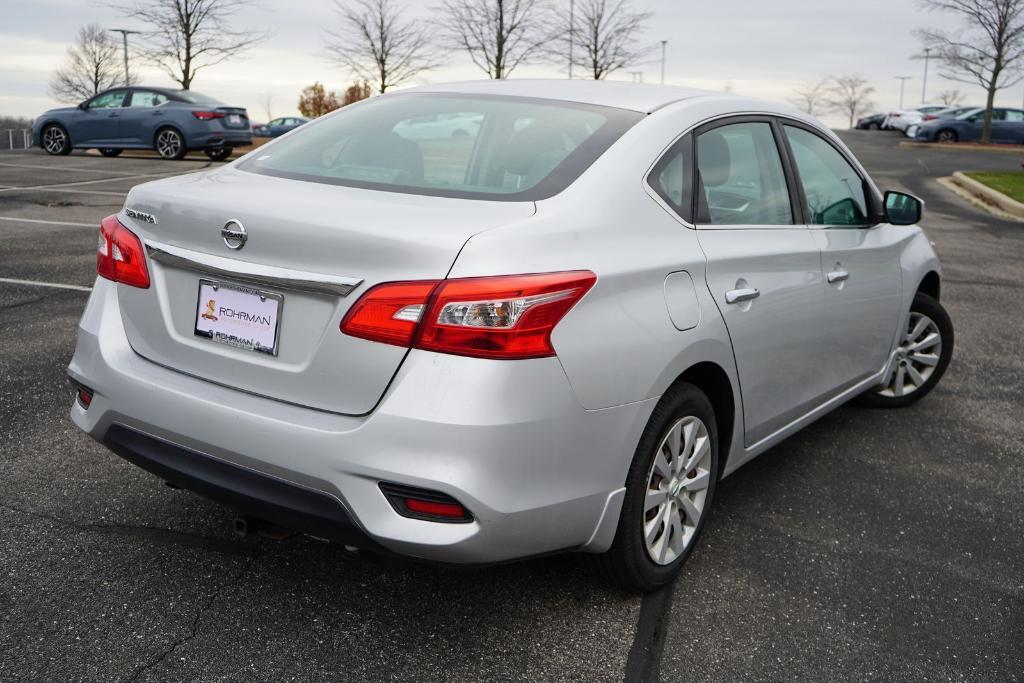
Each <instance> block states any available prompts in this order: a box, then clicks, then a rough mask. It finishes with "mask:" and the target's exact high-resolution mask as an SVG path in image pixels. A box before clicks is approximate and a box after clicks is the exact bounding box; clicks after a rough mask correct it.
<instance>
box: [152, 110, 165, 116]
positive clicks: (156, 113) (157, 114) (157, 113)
mask: <svg viewBox="0 0 1024 683" xmlns="http://www.w3.org/2000/svg"><path fill="white" fill-rule="evenodd" d="M163 115H164V113H163V112H162V111H155V112H153V116H163Z"/></svg>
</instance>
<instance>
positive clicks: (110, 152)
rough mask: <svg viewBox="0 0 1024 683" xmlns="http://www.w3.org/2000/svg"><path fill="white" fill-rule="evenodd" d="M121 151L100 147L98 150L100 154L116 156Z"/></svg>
mask: <svg viewBox="0 0 1024 683" xmlns="http://www.w3.org/2000/svg"><path fill="white" fill-rule="evenodd" d="M122 151H123V150H120V149H101V150H99V152H100V154H102V155H103V156H105V157H116V156H118V155H120V154H121V152H122Z"/></svg>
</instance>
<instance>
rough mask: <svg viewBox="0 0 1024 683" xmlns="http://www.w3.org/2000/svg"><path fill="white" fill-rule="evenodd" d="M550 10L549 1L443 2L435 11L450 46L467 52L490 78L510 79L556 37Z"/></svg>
mask: <svg viewBox="0 0 1024 683" xmlns="http://www.w3.org/2000/svg"><path fill="white" fill-rule="evenodd" d="M548 8H549V5H548V3H547V0H444V2H443V3H442V4H441V5H440V6H439V7H437V8H436V9H437V12H438V14H439V22H438V29H439V32H440V34H441V36H442V39H443V40H444V41H445V42H446V43H447V44H448V46H450V47H451V48H453V49H457V50H465V51H466V52H468V53H469V58H470V59H472V60H473V63H474V64H476V65H477V66H478V67H480V68H481V69H482V70H483V71H484V72H485V73H486V74H487V76H488V77H489V78H508V76H509V74H511V73H512V72H513V71H514V70H515V68H516V67H517V66H519V65H520V64H527V63H529V62H531V61H534V60H536V59H539V58H541V57H542V56H544V54H545V52H546V51H547V50H548V48H549V45H550V43H551V41H552V40H553V39H555V38H556V37H557V35H558V34H557V33H556V32H555V31H552V30H551V29H550V26H551V25H552V19H551V16H550V15H549V9H548Z"/></svg>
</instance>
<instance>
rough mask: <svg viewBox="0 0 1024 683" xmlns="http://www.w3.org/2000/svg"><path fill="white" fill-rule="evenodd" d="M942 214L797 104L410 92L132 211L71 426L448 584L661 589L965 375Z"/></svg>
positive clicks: (107, 271) (506, 90)
mask: <svg viewBox="0 0 1024 683" xmlns="http://www.w3.org/2000/svg"><path fill="white" fill-rule="evenodd" d="M453 120H454V121H472V122H473V125H471V126H466V127H465V130H464V133H465V134H459V135H453V134H452V133H451V131H450V130H448V128H446V127H444V126H439V125H438V123H437V122H438V121H453ZM921 211H922V206H921V202H920V201H919V200H917V199H916V198H914V197H912V196H910V195H907V194H903V193H900V192H886V193H884V194H883V193H881V192H880V191H879V190H878V189H877V188H876V187H875V185H874V183H873V182H872V180H871V178H870V177H869V176H868V174H867V173H866V172H865V171H864V169H863V168H862V167H861V165H860V164H859V163H858V162H857V160H856V159H855V158H854V157H853V155H852V154H851V153H850V152H849V150H848V149H847V148H846V147H845V146H844V145H843V143H842V142H840V140H839V139H837V138H836V136H835V135H834V134H832V133H831V132H830V131H829V130H828V129H827V128H825V127H824V126H822V125H821V124H820V123H818V122H817V121H815V120H813V119H810V118H808V117H807V116H805V115H803V114H801V113H799V112H798V111H796V110H794V109H792V108H789V107H786V106H779V105H775V104H771V103H767V102H761V101H755V100H749V99H745V98H741V97H737V96H733V95H726V94H720V93H708V92H703V91H697V90H688V89H682V88H674V87H664V86H652V85H642V84H630V83H607V82H585V81H525V80H524V81H488V82H483V83H462V84H455V85H440V86H427V87H422V88H417V89H412V90H405V91H402V92H399V93H396V94H390V93H389V94H387V95H384V96H381V97H375V98H371V99H369V100H367V101H364V102H362V103H359V104H356V105H352V106H349V107H345V108H344V109H342V110H339V111H338V112H335V113H334V114H332V115H329V116H325V117H322V118H320V119H317V120H316V121H314V122H311V123H309V124H307V125H305V126H303V127H302V128H299V129H297V130H295V131H293V132H291V133H289V134H288V135H286V136H283V137H282V138H280V139H278V140H275V141H273V142H271V143H269V144H267V145H265V146H263V147H261V148H260V149H258V150H256V151H254V152H252V153H250V154H249V155H248V156H246V157H244V158H242V159H240V160H238V161H235V162H234V163H232V164H230V165H228V166H225V167H222V168H217V169H213V170H209V171H205V172H202V173H195V174H190V175H184V176H178V177H173V178H167V179H162V180H158V181H155V182H151V183H146V184H144V185H140V186H138V187H136V188H134V189H133V190H132V191H131V193H130V194H129V195H128V198H127V200H126V203H125V206H124V208H123V209H122V211H121V212H119V213H118V214H117V215H114V216H110V217H108V218H107V219H105V220H104V221H103V222H102V224H101V226H100V233H99V239H98V254H97V270H98V274H99V277H98V278H97V280H96V285H95V287H94V289H93V292H92V295H91V297H90V299H89V303H88V306H87V308H86V310H85V313H84V315H83V317H82V320H81V323H80V329H79V335H78V344H77V348H76V351H75V355H74V358H73V360H72V361H71V365H70V367H69V374H70V376H71V378H72V380H73V382H74V383H75V385H76V386H77V397H76V400H75V403H74V405H73V407H72V409H71V418H72V419H73V420H74V422H75V424H77V425H78V426H79V427H80V428H81V429H82V430H84V431H85V432H87V433H88V434H89V435H91V436H92V437H93V438H95V439H97V440H99V441H101V442H103V443H104V444H106V445H107V446H108V447H109V448H110V449H111V450H112V451H114V452H115V453H117V454H118V455H120V456H122V457H124V458H126V459H128V460H129V461H131V462H133V463H135V464H137V465H139V466H141V467H143V468H145V469H147V470H149V471H150V472H152V473H154V474H155V475H157V476H158V477H160V478H162V479H165V480H167V481H168V482H171V483H173V484H175V485H177V486H180V487H183V488H186V489H190V490H193V491H195V492H197V493H199V494H201V495H204V496H207V497H210V498H212V499H215V500H219V501H222V502H224V503H226V504H228V505H231V506H233V507H235V508H236V509H238V510H239V511H240V512H242V513H245V514H247V515H251V516H255V517H258V518H260V519H263V520H267V521H269V522H272V523H274V524H277V525H281V526H285V527H288V528H292V529H297V530H301V531H304V532H307V533H310V534H313V535H315V536H318V537H322V538H326V539H330V540H333V541H338V542H343V543H346V544H350V545H355V546H358V547H362V548H367V549H372V550H375V551H379V552H385V553H398V554H402V555H407V556H413V557H417V558H422V559H426V560H431V561H438V562H445V563H459V564H473V563H491V562H501V561H506V560H511V559H516V558H523V557H528V556H532V555H539V554H544V553H552V552H561V551H580V552H582V553H585V554H586V555H587V557H588V559H589V560H591V561H592V562H593V564H594V565H595V566H596V567H597V568H598V570H599V571H600V572H601V573H602V574H603V575H604V576H606V577H608V578H609V579H611V580H613V581H615V582H617V583H618V584H620V585H622V586H625V587H626V588H629V589H632V590H639V591H645V590H652V589H655V588H657V587H659V586H661V585H664V584H666V583H667V582H669V581H671V580H672V578H673V577H674V576H675V575H676V574H677V573H678V571H679V569H680V566H681V565H682V564H683V562H685V560H686V558H687V556H688V555H689V554H690V553H691V552H692V551H693V548H694V546H695V544H696V542H697V539H698V537H699V535H700V533H701V529H702V527H703V526H704V524H705V522H706V520H707V518H708V514H709V512H710V510H711V506H712V503H713V501H714V496H715V488H716V484H717V482H718V481H719V480H720V479H721V478H722V477H724V476H727V475H729V474H731V473H732V472H734V471H735V470H736V469H737V468H738V467H740V466H741V465H743V464H744V463H746V462H747V461H749V460H750V459H752V458H754V457H755V456H757V455H758V454H760V453H762V452H763V451H765V450H766V449H768V448H770V447H772V446H773V445H775V444H777V443H779V442H780V441H782V440H783V439H785V438H787V437H788V436H790V435H792V434H793V433H795V432H796V431H798V430H800V429H801V428H803V427H804V426H806V425H808V424H810V423H811V422H812V421H814V420H816V419H818V418H819V417H821V416H822V415H825V414H826V413H828V412H829V411H831V410H833V409H834V408H836V407H838V406H840V405H842V404H844V403H846V402H847V401H850V400H852V399H857V400H859V401H861V402H862V403H865V404H867V405H870V406H877V407H882V408H893V407H900V406H905V405H907V404H909V403H912V402H914V401H917V400H919V399H921V398H922V397H924V396H925V395H926V394H928V392H929V391H931V389H932V388H933V387H934V386H935V385H936V383H937V382H938V381H939V379H940V378H941V377H942V374H943V372H944V371H945V369H946V367H947V365H948V363H949V361H950V356H951V354H952V350H953V328H952V324H951V322H950V319H949V317H948V315H947V314H946V312H945V311H944V310H943V308H942V306H941V305H940V303H939V296H940V274H941V271H940V267H939V263H938V259H937V258H936V255H935V253H934V251H933V250H932V247H931V245H930V244H929V241H928V239H927V238H926V236H925V234H924V233H923V232H922V230H921V229H920V228H919V227H916V223H917V222H918V221H919V219H920V217H921Z"/></svg>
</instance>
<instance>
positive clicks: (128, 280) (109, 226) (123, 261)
mask: <svg viewBox="0 0 1024 683" xmlns="http://www.w3.org/2000/svg"><path fill="white" fill-rule="evenodd" d="M96 272H97V273H98V274H99V275H100V276H101V277H105V278H107V279H108V280H113V281H114V282H123V283H124V284H126V285H131V286H132V287H141V288H142V289H147V288H148V287H149V270H148V269H147V268H146V256H145V253H144V251H143V248H142V241H141V240H139V238H138V237H136V236H135V233H134V232H132V231H131V230H129V229H128V228H126V227H124V226H123V225H121V222H120V221H119V220H117V216H107V217H106V218H104V219H103V221H102V222H101V223H100V235H99V243H98V244H97V245H96Z"/></svg>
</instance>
